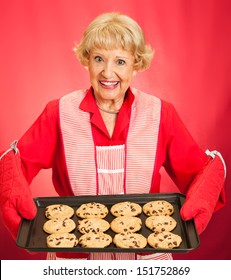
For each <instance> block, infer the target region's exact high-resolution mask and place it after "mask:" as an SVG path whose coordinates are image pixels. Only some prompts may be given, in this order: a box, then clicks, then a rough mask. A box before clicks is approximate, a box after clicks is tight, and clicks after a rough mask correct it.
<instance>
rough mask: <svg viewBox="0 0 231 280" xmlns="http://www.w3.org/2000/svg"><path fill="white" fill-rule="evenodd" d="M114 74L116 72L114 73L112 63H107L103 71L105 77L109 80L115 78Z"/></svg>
mask: <svg viewBox="0 0 231 280" xmlns="http://www.w3.org/2000/svg"><path fill="white" fill-rule="evenodd" d="M113 73H114V71H113V66H112V64H111V63H106V64H105V65H104V68H103V71H102V74H103V76H104V77H105V78H107V79H108V78H111V77H113Z"/></svg>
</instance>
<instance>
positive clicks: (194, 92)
mask: <svg viewBox="0 0 231 280" xmlns="http://www.w3.org/2000/svg"><path fill="white" fill-rule="evenodd" d="M108 11H120V12H123V13H126V14H128V15H129V16H131V17H133V18H134V19H135V20H137V21H138V22H139V24H140V25H141V27H142V28H143V29H144V31H145V33H146V37H147V41H148V42H149V43H150V44H151V45H152V46H153V47H154V48H155V58H154V60H153V63H152V66H151V68H150V69H149V70H148V71H146V72H144V73H140V74H139V75H138V76H137V77H136V78H135V80H134V82H133V86H135V87H137V88H139V89H141V90H144V91H146V92H151V93H152V94H154V95H156V96H158V97H160V98H163V99H167V100H169V101H171V102H172V103H173V104H174V105H175V107H176V109H177V110H178V112H179V114H180V115H181V117H182V119H183V120H184V122H185V124H186V125H187V127H188V129H189V130H190V132H191V133H192V135H193V136H194V138H195V139H196V140H197V142H198V143H199V144H200V146H201V147H202V148H203V149H206V148H209V149H217V150H219V151H220V152H221V153H222V154H223V156H224V158H225V161H226V163H227V169H228V176H227V181H226V191H227V198H228V201H227V206H226V207H225V208H223V209H222V210H221V211H219V212H218V213H216V214H215V215H214V216H213V218H212V220H211V222H210V224H209V226H208V228H207V230H206V231H205V232H204V233H203V234H202V235H201V245H200V247H199V248H198V249H196V250H193V251H192V252H190V253H187V254H176V255H174V258H175V259H231V242H227V240H230V239H229V236H230V231H231V223H230V212H231V205H230V199H229V197H230V195H231V187H230V183H231V182H230V181H231V178H230V174H229V165H230V161H231V159H230V145H231V144H230V143H231V135H230V131H229V130H230V126H231V125H230V124H231V92H230V89H231V79H230V78H231V77H230V72H231V71H230V69H231V68H230V62H231V56H230V52H231V36H230V28H231V2H230V1H229V0H227V1H226V0H219V1H218V0H217V1H216V0H203V1H201V0H174V1H172V0H169V1H167V0H163V1H157V0H142V1H133V0H126V1H124V0H111V1H108V0H98V1H94V0H93V1H90V4H86V2H85V1H76V0H68V1H62V0H20V1H17V0H15V1H14V0H8V1H4V0H0V150H4V149H6V148H8V146H9V144H10V142H11V141H13V140H14V139H17V138H19V137H20V136H21V135H22V134H23V133H24V132H25V130H26V129H27V128H28V127H29V126H30V125H31V124H32V122H33V121H34V120H35V119H36V118H37V116H38V115H39V114H40V112H41V111H42V109H43V108H44V106H45V104H46V103H47V102H48V101H49V100H51V99H54V98H58V97H61V96H62V95H64V94H66V93H69V92H71V91H73V90H75V89H79V88H86V87H89V82H88V74H87V72H86V71H85V70H84V69H83V67H82V66H81V65H80V64H79V63H78V62H77V60H76V59H75V57H74V53H73V51H72V48H73V46H74V43H75V42H78V41H79V40H80V37H81V34H82V32H83V30H84V28H85V27H86V26H87V24H88V23H89V22H90V21H91V20H92V19H93V18H94V17H95V16H97V15H98V14H100V13H103V12H108ZM163 178H164V180H163V183H162V190H163V191H168V190H169V189H168V188H169V187H170V190H172V191H175V187H174V185H173V184H172V182H171V181H170V180H169V179H168V178H167V176H166V175H165V174H163ZM31 188H32V192H33V195H34V196H35V197H36V196H53V195H56V193H55V191H54V190H53V187H52V183H51V179H50V171H42V172H40V174H39V175H38V176H37V177H36V178H35V179H34V181H33V183H32V185H31ZM44 258H45V254H44V253H38V254H30V253H28V252H26V251H25V250H23V249H21V248H18V247H17V246H16V245H15V242H14V241H13V240H12V239H11V236H10V235H9V233H8V232H7V230H6V229H5V228H4V226H3V224H2V220H0V259H44Z"/></svg>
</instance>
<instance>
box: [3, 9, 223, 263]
mask: <svg viewBox="0 0 231 280" xmlns="http://www.w3.org/2000/svg"><path fill="white" fill-rule="evenodd" d="M75 51H76V55H77V57H78V59H79V61H80V62H81V64H82V65H83V66H84V67H86V68H87V69H88V71H89V77H90V84H91V86H90V87H89V88H88V89H86V90H78V91H75V92H72V93H70V94H68V95H65V96H63V97H62V98H60V99H58V100H54V101H51V102H49V103H48V104H47V106H46V108H45V109H44V111H43V112H42V114H41V115H40V116H39V118H38V119H37V120H36V121H35V123H34V124H33V125H32V126H31V127H30V129H29V130H28V131H27V132H26V133H25V134H24V135H23V137H22V138H21V139H20V140H19V142H18V147H15V146H14V147H12V149H13V150H15V151H16V152H17V151H19V152H20V153H16V156H15V155H14V151H7V152H5V153H4V154H3V155H2V157H1V165H2V166H3V167H2V168H4V166H5V165H6V164H11V165H12V169H17V168H18V167H19V164H20V163H19V155H20V159H21V163H22V166H20V168H18V169H17V172H18V173H19V176H18V178H21V179H20V180H18V179H15V176H13V175H12V176H10V178H8V179H9V180H10V184H9V183H7V182H6V181H7V180H6V179H4V178H3V179H2V183H1V194H0V196H1V198H0V204H1V212H2V214H3V218H4V220H5V223H6V226H7V227H8V229H9V230H10V231H11V233H12V234H13V235H14V236H15V235H16V234H17V231H18V225H19V222H20V220H21V216H22V217H25V218H27V219H32V218H33V217H34V215H35V213H36V209H35V206H34V203H33V200H32V197H31V194H30V191H29V187H28V186H29V184H30V183H31V181H32V180H33V178H34V177H35V176H36V174H37V173H38V172H39V171H40V170H41V169H42V168H52V171H53V176H52V178H53V184H54V187H55V189H56V191H57V193H58V194H59V195H60V196H73V195H74V196H82V195H103V194H132V193H157V192H159V191H160V172H159V171H160V168H161V167H162V166H163V167H164V168H165V169H166V171H167V173H168V174H169V175H170V177H171V178H172V179H173V181H174V182H175V183H176V185H177V186H178V188H179V190H180V191H181V192H182V193H186V192H188V195H187V199H186V203H185V205H184V207H183V208H182V211H181V215H182V218H184V219H191V218H193V217H194V218H195V222H196V226H197V229H198V232H199V233H201V232H202V231H203V230H204V228H205V227H206V225H207V223H208V221H209V220H210V218H211V215H212V213H213V212H214V211H215V210H216V209H218V208H220V207H221V206H222V205H223V200H224V195H223V181H224V179H223V175H224V173H223V165H222V164H221V163H220V162H219V161H218V164H216V167H214V168H217V169H215V170H218V169H219V172H220V173H219V172H215V173H216V174H215V175H216V176H217V177H218V178H217V180H216V183H215V184H214V182H210V180H209V179H208V178H206V180H207V183H206V184H203V183H202V184H201V183H200V184H198V181H199V179H198V176H199V178H201V176H204V173H205V172H204V170H205V168H206V170H207V169H209V172H213V173H214V170H212V171H211V168H212V167H211V166H210V165H211V164H210V161H211V160H210V158H211V157H210V156H208V155H206V154H205V153H204V152H203V151H202V150H201V149H200V148H199V147H198V145H197V144H196V143H195V142H194V140H193V138H192V137H191V136H190V134H189V133H188V131H187V129H186V128H185V126H184V124H183V123H182V121H181V120H180V118H179V116H178V114H177V113H176V111H175V109H174V107H173V106H172V105H171V104H170V103H168V102H165V101H163V100H160V99H159V98H157V97H155V96H153V95H150V94H146V93H144V92H142V91H140V90H137V89H134V88H131V87H130V85H131V81H132V79H133V77H134V76H135V75H136V74H137V73H138V72H140V71H144V70H145V69H147V68H148V67H149V65H150V63H151V60H152V57H153V50H152V49H151V47H150V46H149V45H147V44H146V41H145V37H144V34H143V31H142V30H141V28H140V26H139V25H138V24H137V23H136V22H135V21H134V20H133V19H131V18H129V17H128V16H126V15H123V14H119V13H108V14H102V15H100V16H98V17H97V18H96V19H95V20H94V21H93V22H91V23H90V25H89V26H88V27H87V29H86V31H85V32H84V35H83V38H82V40H81V42H80V44H79V45H77V46H76V48H75ZM213 158H216V159H217V156H216V155H214V154H213ZM6 162H7V163H6ZM208 162H209V164H210V165H209V166H208ZM219 164H220V165H219ZM221 165H222V166H221ZM21 171H22V173H23V176H21V175H20V172H21ZM217 174H218V175H217ZM1 176H2V177H4V172H1ZM22 177H23V178H22ZM24 177H25V178H26V180H25V179H24ZM207 177H208V176H207ZM195 178H196V179H195ZM12 182H13V183H12ZM69 257H71V258H88V259H171V258H172V256H171V254H164V253H162V254H151V255H137V254H134V253H89V254H85V253H84V254H83V253H81V254H75V253H73V254H68V253H57V254H56V256H55V255H54V254H49V258H69Z"/></svg>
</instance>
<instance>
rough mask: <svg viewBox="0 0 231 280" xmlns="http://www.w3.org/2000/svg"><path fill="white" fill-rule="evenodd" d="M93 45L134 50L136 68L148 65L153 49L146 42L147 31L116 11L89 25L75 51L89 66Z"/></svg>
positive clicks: (141, 68)
mask: <svg viewBox="0 0 231 280" xmlns="http://www.w3.org/2000/svg"><path fill="white" fill-rule="evenodd" d="M93 48H104V49H108V50H109V49H110V50H111V49H115V48H122V49H124V50H127V51H131V52H132V54H133V55H134V57H135V63H134V69H135V70H137V71H144V70H146V69H147V68H149V66H150V64H151V60H152V58H153V53H154V52H153V49H152V48H151V47H150V46H149V45H147V44H146V39H145V36H144V32H143V30H142V29H141V27H140V26H139V25H138V23H137V22H136V21H134V20H133V19H132V18H130V17H128V16H126V15H124V14H121V13H116V12H111V13H104V14H102V15H99V16H98V17H96V18H95V19H94V20H93V21H92V22H91V23H90V24H89V26H88V27H87V28H86V30H85V32H84V34H83V37H82V39H81V41H80V43H79V44H78V45H76V46H75V48H74V51H75V53H76V56H77V58H78V59H79V61H80V63H81V64H83V65H84V66H87V64H88V60H89V55H90V52H91V50H92V49H93Z"/></svg>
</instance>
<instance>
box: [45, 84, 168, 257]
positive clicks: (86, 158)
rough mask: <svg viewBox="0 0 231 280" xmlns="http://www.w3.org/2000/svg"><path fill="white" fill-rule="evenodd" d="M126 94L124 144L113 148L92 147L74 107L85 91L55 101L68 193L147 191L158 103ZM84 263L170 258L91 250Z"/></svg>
mask: <svg viewBox="0 0 231 280" xmlns="http://www.w3.org/2000/svg"><path fill="white" fill-rule="evenodd" d="M132 92H133V94H134V95H135V100H134V102H133V105H132V113H131V119H130V126H129V132H128V137H127V142H126V144H124V145H116V146H95V145H94V142H93V139H92V133H91V124H90V122H89V113H88V112H84V111H82V110H79V109H76V108H79V104H80V103H81V101H82V99H83V98H84V96H85V94H86V91H83V90H81V91H77V92H73V93H71V94H69V95H66V96H64V97H63V98H61V100H60V128H61V132H62V136H63V143H64V151H65V157H66V164H67V170H68V175H69V178H70V183H71V187H72V190H73V193H74V195H76V196H79V195H111V194H124V193H125V194H129V193H130V194H132V193H149V191H150V187H151V181H152V175H153V171H154V163H155V156H156V147H157V140H158V132H159V123H160V111H161V101H160V100H159V99H158V98H156V97H154V96H150V95H147V94H144V93H142V92H140V91H138V90H136V89H133V90H132ZM137 105H139V106H137ZM93 155H94V156H93ZM50 257H51V256H50ZM51 258H52V257H51ZM89 259H92V260H94V259H116V260H125V259H126V260H134V259H172V256H171V254H163V253H161V254H149V255H136V254H135V253H111V252H106V253H97V252H93V253H89Z"/></svg>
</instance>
